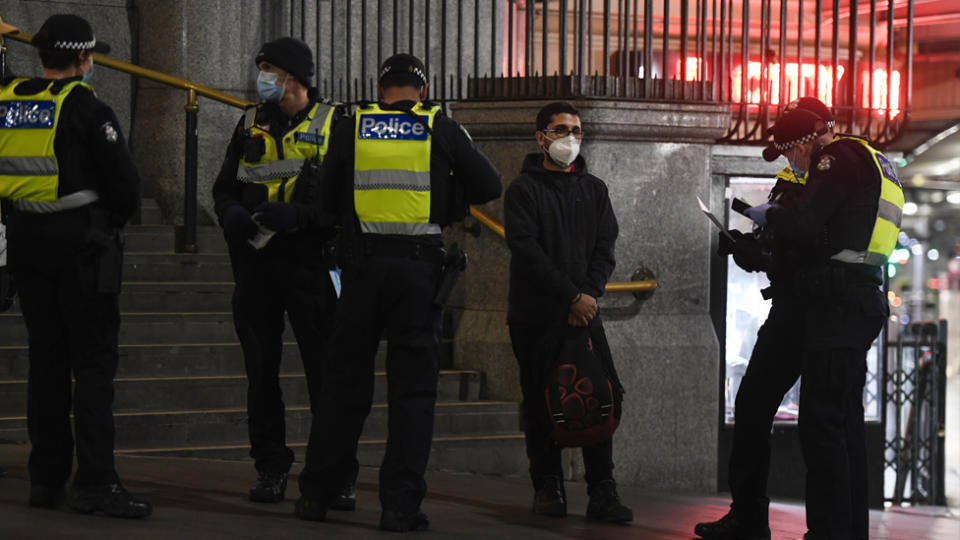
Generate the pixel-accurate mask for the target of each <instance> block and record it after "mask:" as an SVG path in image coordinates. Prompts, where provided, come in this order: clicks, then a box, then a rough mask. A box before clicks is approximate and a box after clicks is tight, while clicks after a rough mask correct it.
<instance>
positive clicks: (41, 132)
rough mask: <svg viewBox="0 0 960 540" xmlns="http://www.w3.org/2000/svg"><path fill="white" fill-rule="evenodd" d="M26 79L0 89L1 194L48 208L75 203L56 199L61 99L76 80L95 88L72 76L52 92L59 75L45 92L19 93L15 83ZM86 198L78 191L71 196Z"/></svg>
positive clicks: (75, 83)
mask: <svg viewBox="0 0 960 540" xmlns="http://www.w3.org/2000/svg"><path fill="white" fill-rule="evenodd" d="M27 80H29V79H14V80H13V81H11V83H10V84H8V85H7V86H5V87H4V88H3V89H0V198H4V199H11V200H14V201H23V202H36V203H45V204H47V205H49V206H47V208H60V209H63V210H66V209H67V208H66V207H64V206H67V205H70V204H74V203H73V202H69V201H68V202H66V203H64V202H61V201H63V198H61V199H59V200H58V199H57V195H58V194H59V188H60V175H59V172H60V169H59V166H58V165H57V157H56V155H55V154H54V149H53V141H54V139H55V138H56V135H57V126H58V125H59V123H60V110H61V109H62V105H63V101H64V100H65V99H66V98H67V96H68V95H70V92H71V91H73V89H74V88H75V87H77V86H78V85H82V86H84V87H86V88H88V89H90V90H91V91H93V89H92V88H90V86H89V85H87V84H85V83H83V82H80V81H73V82H70V83H67V84H66V85H64V86H63V88H61V89H60V92H58V93H57V94H56V95H54V94H53V93H52V92H51V91H50V87H51V86H53V85H54V84H55V83H56V81H51V82H50V84H48V85H47V87H46V88H44V89H43V90H42V91H41V92H38V93H36V94H30V95H25V96H21V95H17V94H16V93H15V92H14V90H15V89H16V87H17V86H19V85H20V84H21V83H23V82H24V81H27ZM68 195H69V194H68ZM94 196H96V193H94ZM85 198H86V197H78V198H74V199H71V201H76V200H82V199H85ZM94 200H96V199H94ZM84 204H89V203H84ZM18 206H25V207H30V206H31V205H29V204H24V205H18ZM80 206H82V205H80ZM69 207H70V208H75V207H76V206H69ZM45 211H47V210H45ZM49 211H57V210H49Z"/></svg>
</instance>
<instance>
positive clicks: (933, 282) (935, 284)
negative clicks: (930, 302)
mask: <svg viewBox="0 0 960 540" xmlns="http://www.w3.org/2000/svg"><path fill="white" fill-rule="evenodd" d="M927 288H928V289H933V290H935V291H938V290H940V280H939V279H937V278H930V279H928V280H927Z"/></svg>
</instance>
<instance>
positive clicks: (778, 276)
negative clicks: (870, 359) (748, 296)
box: [694, 97, 834, 540]
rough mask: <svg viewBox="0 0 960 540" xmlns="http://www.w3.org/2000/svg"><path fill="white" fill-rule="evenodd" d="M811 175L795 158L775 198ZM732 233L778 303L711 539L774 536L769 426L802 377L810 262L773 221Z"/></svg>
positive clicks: (755, 358) (744, 400)
mask: <svg viewBox="0 0 960 540" xmlns="http://www.w3.org/2000/svg"><path fill="white" fill-rule="evenodd" d="M796 109H801V110H805V111H809V112H811V113H813V114H815V115H817V116H818V117H819V118H821V119H822V120H823V121H824V125H825V127H826V128H827V129H828V130H832V128H833V126H834V119H833V113H831V112H830V109H829V108H827V106H826V105H824V104H823V103H822V102H821V101H820V100H818V99H815V98H811V97H804V98H800V99H799V100H796V101H793V102H791V103H790V104H789V105H787V107H786V111H792V110H796ZM806 182H807V171H805V170H802V169H801V168H800V167H799V165H797V164H788V165H787V166H786V167H784V168H783V170H781V171H780V172H779V173H777V176H776V183H775V184H774V186H773V189H772V190H770V195H769V196H768V200H769V201H770V202H776V203H777V204H780V205H783V206H791V205H793V204H794V203H795V201H796V199H797V197H799V196H800V194H801V192H802V190H803V188H804V185H805V184H806ZM730 233H731V235H732V236H733V237H734V239H735V241H733V242H731V241H730V239H729V238H727V236H726V235H724V234H722V233H721V234H718V237H719V244H720V247H719V250H718V252H719V254H720V255H721V256H723V255H731V254H732V255H733V260H734V262H735V263H736V264H737V266H739V267H740V268H742V269H744V270H746V271H747V272H766V274H767V277H768V278H769V280H770V286H769V287H767V288H765V289H763V290H762V291H761V293H762V294H763V297H764V298H765V299H769V300H770V301H771V306H770V312H769V313H768V315H767V320H766V321H765V322H764V323H763V326H762V327H761V328H760V331H759V332H758V333H757V341H756V344H755V345H754V347H753V351H752V353H751V355H750V363H749V364H748V365H747V371H746V373H745V374H744V376H743V379H742V380H741V381H740V387H739V388H738V389H737V396H736V404H735V409H734V410H735V413H734V414H735V418H734V427H733V446H732V448H731V452H730V461H729V464H728V467H727V482H728V486H729V487H730V494H731V497H732V499H733V501H732V503H731V504H730V511H729V512H727V514H726V515H724V516H723V517H722V518H720V519H719V520H717V521H710V522H705V523H698V524H697V525H696V527H695V528H694V532H695V533H696V534H697V535H699V536H701V537H703V538H707V539H710V540H734V539H744V540H765V539H769V538H770V525H769V517H768V508H769V505H770V499H769V498H768V497H767V476H768V473H769V468H770V432H771V429H772V427H773V420H774V415H775V414H776V413H777V410H778V408H779V405H780V403H781V401H782V400H783V397H784V395H785V394H786V393H787V391H789V390H790V388H791V387H793V385H794V383H796V382H797V379H798V378H799V377H800V363H801V358H800V354H799V353H800V351H801V350H802V347H801V346H800V339H801V336H802V333H801V329H802V328H803V320H802V315H803V310H802V309H800V306H799V302H798V298H797V296H796V295H795V294H794V293H793V289H792V286H793V282H794V277H795V274H796V272H797V270H798V269H799V268H800V267H801V266H802V265H803V261H802V260H801V259H800V257H801V255H802V254H800V253H798V252H797V251H796V250H794V249H789V247H788V246H784V245H779V244H778V243H777V242H776V239H775V238H774V236H773V234H772V232H771V231H770V230H769V229H768V228H763V227H758V228H756V230H755V231H754V232H751V233H747V234H744V233H742V232H740V231H737V230H732V231H730Z"/></svg>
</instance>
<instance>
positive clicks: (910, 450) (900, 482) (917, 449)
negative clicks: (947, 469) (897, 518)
mask: <svg viewBox="0 0 960 540" xmlns="http://www.w3.org/2000/svg"><path fill="white" fill-rule="evenodd" d="M887 347H888V349H887V350H888V353H887V358H886V365H885V366H884V371H883V380H884V384H883V389H884V394H885V399H884V407H883V410H882V417H883V425H884V450H883V466H884V472H885V473H886V472H889V473H892V474H890V475H889V476H891V477H892V478H893V480H894V481H893V485H889V484H885V486H884V500H886V501H889V502H891V503H894V504H902V503H904V502H909V503H912V504H928V505H942V504H944V500H945V490H944V426H945V420H946V386H945V385H946V365H947V322H946V321H943V320H941V321H938V322H936V323H930V322H928V323H918V324H911V325H908V326H905V327H904V328H903V331H902V333H901V334H900V335H899V336H898V338H897V339H896V340H895V341H889V342H888V343H887Z"/></svg>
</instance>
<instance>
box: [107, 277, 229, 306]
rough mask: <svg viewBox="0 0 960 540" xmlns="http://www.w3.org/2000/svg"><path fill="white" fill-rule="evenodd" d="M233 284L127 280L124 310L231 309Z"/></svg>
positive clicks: (124, 289) (121, 300)
mask: <svg viewBox="0 0 960 540" xmlns="http://www.w3.org/2000/svg"><path fill="white" fill-rule="evenodd" d="M228 271H229V269H228ZM233 286H234V285H233V282H232V281H223V282H189V281H188V282H182V281H181V282H163V281H159V282H156V281H128V282H125V283H124V284H123V288H122V291H123V292H122V293H121V294H120V311H122V312H125V313H135V312H145V313H162V312H175V313H191V312H200V313H209V312H215V311H229V310H230V309H231V307H230V306H231V299H232V297H233Z"/></svg>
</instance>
